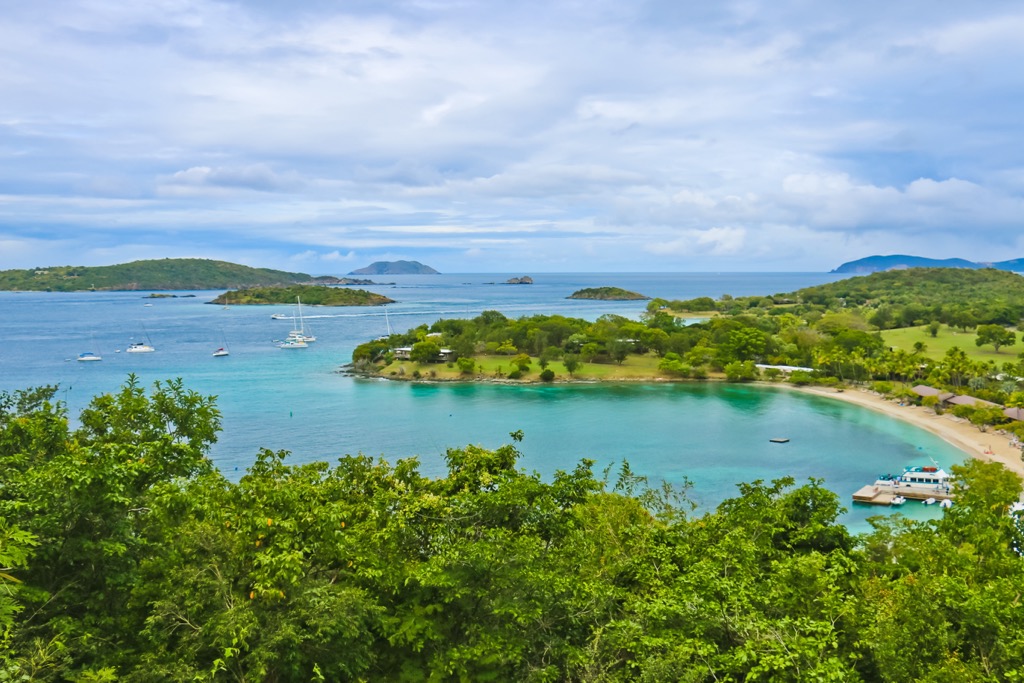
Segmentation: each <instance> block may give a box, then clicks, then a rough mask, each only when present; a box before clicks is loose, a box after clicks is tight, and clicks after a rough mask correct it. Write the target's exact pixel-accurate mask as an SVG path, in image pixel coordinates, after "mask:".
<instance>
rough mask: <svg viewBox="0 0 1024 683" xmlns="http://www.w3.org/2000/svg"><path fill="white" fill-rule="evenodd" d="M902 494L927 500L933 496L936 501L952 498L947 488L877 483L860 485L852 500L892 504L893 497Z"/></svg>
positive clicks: (870, 503) (909, 498)
mask: <svg viewBox="0 0 1024 683" xmlns="http://www.w3.org/2000/svg"><path fill="white" fill-rule="evenodd" d="M896 496H903V497H904V498H906V499H907V500H928V499H929V498H934V499H935V500H936V501H940V500H952V499H953V494H952V493H951V492H950V491H948V490H936V491H922V490H920V489H918V490H914V488H913V487H911V486H905V487H903V488H895V487H893V486H879V485H877V484H873V485H868V486H862V487H860V488H859V489H858V490H857V492H856V493H854V494H853V502H855V503H867V504H869V505H892V501H893V498H895V497H896Z"/></svg>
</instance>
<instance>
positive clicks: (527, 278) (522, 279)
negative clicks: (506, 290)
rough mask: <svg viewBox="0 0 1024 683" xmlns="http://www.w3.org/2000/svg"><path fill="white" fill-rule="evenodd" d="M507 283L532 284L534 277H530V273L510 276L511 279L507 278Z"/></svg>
mask: <svg viewBox="0 0 1024 683" xmlns="http://www.w3.org/2000/svg"><path fill="white" fill-rule="evenodd" d="M505 284H506V285H532V284H533V278H532V277H530V276H529V275H524V276H522V277H510V278H509V279H507V280H505Z"/></svg>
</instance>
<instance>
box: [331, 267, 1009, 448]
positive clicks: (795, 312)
mask: <svg viewBox="0 0 1024 683" xmlns="http://www.w3.org/2000/svg"><path fill="white" fill-rule="evenodd" d="M698 312H699V314H700V315H699V317H696V322H694V318H695V316H697V313H698ZM1022 317H1024V277H1021V276H1020V275H1017V274H1014V273H1010V272H1006V271H998V270H992V269H982V270H964V269H908V270H902V271H895V272H885V273H874V274H871V275H867V276H863V277H854V278H849V279H847V280H841V281H838V282H834V283H831V284H827V285H821V286H818V287H810V288H806V289H802V290H799V291H797V292H792V293H787V294H778V295H774V296H754V297H735V298H734V297H731V296H728V295H725V296H722V297H721V298H719V299H717V300H716V299H712V298H710V297H699V298H696V299H692V300H687V301H668V300H665V299H657V298H656V299H653V300H651V301H650V302H649V303H648V305H647V307H646V312H645V313H644V315H643V316H642V318H641V319H640V320H631V319H628V318H625V317H623V316H619V315H613V314H608V315H603V316H601V317H599V318H598V319H597V320H595V321H587V320H583V319H580V318H572V317H566V316H561V315H549V316H543V315H539V316H528V317H521V318H518V319H510V318H507V317H506V316H504V315H503V314H502V313H500V312H498V311H484V312H483V313H482V314H481V315H479V316H477V317H475V318H472V319H468V320H466V319H442V320H438V321H437V322H435V323H434V324H433V325H421V326H419V327H417V328H415V329H412V330H409V331H408V332H406V333H403V334H393V335H391V336H390V337H387V338H382V339H377V340H373V341H370V342H366V343H364V344H361V345H359V346H358V347H357V348H356V349H355V351H354V352H353V355H352V363H351V364H350V365H349V366H348V370H349V371H350V372H353V373H355V374H359V375H366V376H378V377H385V378H390V379H406V380H410V379H411V380H446V381H515V382H524V381H526V382H545V381H597V380H632V381H693V380H706V379H722V380H726V381H736V382H743V381H754V380H766V381H788V382H792V383H794V384H823V385H827V386H842V385H843V384H846V383H857V384H868V385H870V386H871V387H872V388H874V389H875V390H877V391H879V392H880V393H883V394H887V395H889V396H892V397H896V398H899V399H901V400H907V401H920V400H921V397H920V396H918V395H916V394H915V393H913V392H912V391H911V388H912V387H913V386H915V385H918V384H926V385H929V386H932V387H934V388H937V389H941V390H943V391H948V392H951V393H954V394H959V395H969V396H974V397H976V398H979V399H982V400H985V401H990V402H993V403H996V404H999V405H1005V406H1012V407H1024V354H1017V353H1015V350H1016V343H1017V339H1018V337H1019V334H1018V325H1019V323H1020V321H1021V319H1022ZM398 349H404V351H402V352H399V351H396V350H398ZM934 407H935V409H936V410H943V409H944V407H943V406H941V405H936V406H934ZM954 410H955V411H956V412H957V414H958V415H960V416H962V417H965V418H968V419H972V421H975V423H976V424H978V426H979V427H980V428H988V427H990V426H994V425H998V426H1000V427H1003V428H1006V429H1010V430H1012V431H1014V432H1015V433H1017V434H1019V435H1022V436H1024V423H1021V422H1020V421H1015V420H1010V419H1009V418H1007V417H1005V416H1004V415H1003V414H1002V413H1001V412H1000V411H995V410H992V409H991V408H989V407H978V408H974V407H972V406H957V407H956V408H954Z"/></svg>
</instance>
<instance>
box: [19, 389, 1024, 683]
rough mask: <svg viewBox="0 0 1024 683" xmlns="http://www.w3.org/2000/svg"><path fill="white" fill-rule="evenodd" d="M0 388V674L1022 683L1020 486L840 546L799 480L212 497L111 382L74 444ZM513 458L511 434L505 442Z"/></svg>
mask: <svg viewBox="0 0 1024 683" xmlns="http://www.w3.org/2000/svg"><path fill="white" fill-rule="evenodd" d="M54 396H55V389H54V388H52V387H51V388H42V389H37V390H31V391H25V392H20V393H17V394H15V395H0V478H2V479H0V564H2V571H0V589H2V590H0V680H33V681H61V680H75V681H115V680H116V681H196V680H203V681H221V680H224V681H255V680H260V681H310V680H330V681H343V680H352V681H356V680H366V681H369V680H374V681H379V680H384V681H428V680H432V681H439V680H463V681H484V680H495V681H608V682H611V681H669V680H671V681H723V680H771V681H806V680H832V681H919V680H932V681H954V680H955V681H1000V680H1020V678H1021V677H1022V676H1024V610H1021V609H1020V608H1019V601H1020V585H1021V584H1022V583H1024V563H1022V560H1021V557H1020V554H1019V552H1018V550H1017V549H1018V548H1020V547H1021V542H1022V540H1024V539H1022V538H1021V530H1020V529H1021V527H1020V522H1019V520H1018V518H1017V517H1016V516H1015V514H1014V513H1011V512H1010V511H1009V510H1010V505H1011V503H1013V502H1014V501H1015V500H1016V499H1017V496H1018V495H1019V492H1020V487H1021V481H1020V479H1019V478H1018V477H1016V475H1013V474H1011V473H1009V472H1007V471H1006V470H1004V469H1003V468H1002V467H1001V466H999V465H994V464H986V463H981V462H970V463H968V464H966V465H964V466H962V467H957V468H955V471H956V474H958V475H959V476H960V477H961V480H962V482H963V484H964V487H963V492H962V494H961V495H960V496H959V497H958V499H957V502H956V504H955V506H954V507H953V508H952V509H951V510H950V511H948V512H947V513H946V516H945V517H944V518H943V519H942V520H940V521H938V522H911V521H908V520H905V519H902V518H900V517H898V516H897V517H895V518H892V519H891V520H886V519H879V520H878V521H877V522H876V524H875V530H874V531H873V532H872V533H870V534H868V535H865V536H863V537H859V538H854V537H851V536H850V534H849V533H848V532H847V530H846V529H845V528H844V527H843V526H841V525H838V524H836V517H837V514H838V513H839V511H840V505H839V501H838V499H837V497H836V496H835V494H833V493H831V492H830V491H828V490H827V489H826V488H824V487H823V485H822V482H820V481H813V480H812V481H809V482H807V483H805V484H803V485H797V484H796V483H795V482H793V481H792V480H789V479H780V480H778V481H774V482H771V483H764V482H749V483H744V484H741V485H740V486H739V490H738V494H737V495H736V497H734V498H732V499H730V500H727V501H725V502H724V503H722V504H721V505H720V506H719V507H718V509H717V510H713V511H707V512H704V513H702V514H700V515H695V514H694V512H693V511H692V508H691V507H690V506H689V505H688V504H687V502H686V498H685V495H684V494H685V491H683V492H681V493H680V492H673V491H671V490H670V489H664V488H663V489H652V488H648V487H647V486H646V485H645V483H644V482H643V481H642V480H639V479H638V478H637V477H635V476H634V475H633V474H632V473H631V472H630V471H629V468H628V466H625V465H624V466H623V467H622V470H621V471H620V472H619V474H618V477H617V478H615V479H614V481H608V480H606V478H605V477H598V476H595V474H594V473H593V472H592V470H591V463H590V462H588V461H586V460H584V461H581V462H580V463H579V465H578V466H577V467H576V468H575V469H573V470H572V471H570V472H559V473H557V474H556V475H555V476H554V477H553V478H552V479H551V480H550V481H544V480H542V479H541V478H539V477H538V476H537V475H535V474H530V473H527V472H524V471H522V470H520V469H518V468H517V466H516V461H517V456H518V453H517V451H516V448H515V446H514V443H513V444H512V445H507V446H503V447H501V448H499V449H497V450H494V451H491V450H486V449H482V448H479V447H474V446H470V447H466V448H462V449H453V450H450V451H449V452H448V453H447V454H446V459H447V463H448V473H447V475H446V476H444V477H442V478H439V479H428V478H426V477H423V476H422V475H421V474H420V473H419V471H418V467H417V463H416V462H415V461H414V460H401V461H399V462H397V463H396V464H394V465H391V464H389V463H387V462H384V461H382V460H374V459H371V458H367V457H364V456H346V457H343V458H341V459H339V460H338V461H337V463H336V464H335V465H333V466H330V465H328V464H327V463H312V464H307V465H289V464H287V462H286V454H285V453H283V452H278V453H274V452H269V451H263V452H260V453H259V454H258V455H257V456H256V459H255V462H254V464H253V465H252V466H251V467H250V468H249V469H248V471H247V473H246V474H245V476H243V477H242V478H241V480H240V481H238V482H237V483H233V482H229V481H227V480H226V479H225V478H224V477H222V476H221V475H220V474H218V473H217V472H216V471H215V470H214V468H212V467H211V465H210V463H209V461H208V460H207V459H206V457H205V455H206V452H207V449H208V448H209V446H210V444H211V443H212V442H213V440H214V439H215V438H216V435H217V430H218V425H219V414H218V412H217V410H216V407H215V405H214V403H213V401H212V399H211V398H209V397H203V396H199V395H196V394H194V393H192V392H190V391H188V390H186V389H185V388H184V387H182V386H181V384H180V382H169V383H158V384H157V385H156V386H155V388H154V390H153V391H152V392H151V393H150V394H149V395H147V394H146V393H145V392H144V391H143V390H142V389H141V388H140V387H139V386H138V384H137V383H136V382H135V381H134V380H133V379H129V382H128V383H127V384H126V385H125V386H124V388H123V389H122V390H121V391H120V392H119V393H117V394H115V395H109V396H100V397H97V398H96V399H95V400H94V401H93V402H92V404H91V405H90V407H89V408H88V409H87V410H85V411H84V412H83V414H82V415H81V418H80V424H81V426H80V427H78V428H76V429H72V428H71V426H70V425H69V423H68V419H67V416H66V415H65V413H64V409H63V407H62V405H61V404H60V403H57V402H54ZM511 436H512V438H513V440H514V441H516V440H519V439H521V438H523V435H522V434H521V433H514V434H512V435H511Z"/></svg>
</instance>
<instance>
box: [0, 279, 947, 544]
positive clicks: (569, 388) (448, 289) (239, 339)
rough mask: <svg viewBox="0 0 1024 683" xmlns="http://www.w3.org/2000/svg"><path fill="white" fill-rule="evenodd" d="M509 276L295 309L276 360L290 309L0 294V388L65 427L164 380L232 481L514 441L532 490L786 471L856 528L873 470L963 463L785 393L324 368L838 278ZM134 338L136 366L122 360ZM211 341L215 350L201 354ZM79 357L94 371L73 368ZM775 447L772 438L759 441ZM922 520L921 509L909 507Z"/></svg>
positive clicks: (383, 288)
mask: <svg viewBox="0 0 1024 683" xmlns="http://www.w3.org/2000/svg"><path fill="white" fill-rule="evenodd" d="M525 274H527V273H511V274H455V275H452V274H445V275H428V276H412V275H406V276H377V277H374V278H373V279H374V280H375V281H376V282H379V283H382V284H378V285H373V286H366V287H364V289H368V290H371V291H375V292H379V293H381V294H384V295H386V296H388V297H390V298H392V299H394V300H395V301H396V303H394V304H390V305H389V306H388V307H387V314H386V315H385V310H384V309H383V308H381V307H373V308H362V307H340V308H335V307H308V306H304V307H303V316H304V319H305V322H306V325H307V327H308V328H311V329H312V332H313V333H314V334H315V335H316V336H317V341H316V342H315V343H312V344H310V345H309V348H307V349H301V350H282V349H279V348H277V347H276V345H275V344H274V340H278V339H283V338H284V337H285V336H286V335H287V333H288V331H289V330H290V329H291V326H292V322H291V321H290V320H274V319H272V318H271V314H274V313H283V314H285V315H286V316H291V315H293V313H294V306H230V307H223V306H218V305H210V304H208V303H207V302H209V301H210V300H212V299H213V298H215V297H216V296H217V295H218V294H220V293H221V292H220V291H203V292H171V293H170V294H176V295H177V297H176V298H159V299H150V298H146V295H147V294H148V293H147V292H80V293H48V292H0V339H3V352H2V354H0V391H8V392H10V391H16V390H19V389H25V388H29V387H35V386H40V385H54V384H56V385H58V386H59V394H58V395H59V397H60V398H61V400H63V401H65V402H66V403H67V405H68V408H69V414H70V415H71V417H72V418H73V419H74V418H75V417H76V416H77V414H78V412H79V411H80V410H81V409H82V408H83V407H85V406H86V405H87V404H88V403H89V401H90V400H91V399H92V397H94V396H96V395H98V394H102V393H108V392H114V391H117V389H118V388H119V387H120V386H121V385H122V384H123V383H124V382H125V380H126V379H127V377H128V376H129V374H134V375H135V376H137V377H138V378H139V380H140V381H141V382H142V383H143V384H144V385H145V386H151V385H152V384H153V382H155V381H157V380H167V379H175V378H181V379H182V380H183V382H184V384H185V386H186V387H187V388H189V389H192V390H194V391H197V392H200V393H202V394H208V395H215V396H216V397H217V405H218V407H219V409H220V410H221V412H222V414H223V431H222V433H221V435H220V439H219V441H218V443H217V444H216V445H215V446H214V448H213V450H212V453H211V457H212V458H213V460H214V462H215V464H216V465H217V467H218V468H220V470H221V471H222V472H224V474H225V475H226V476H228V477H229V478H232V479H237V478H238V477H240V476H241V475H242V474H244V472H245V469H246V468H247V467H248V466H249V465H250V464H251V463H252V462H253V460H254V458H255V455H256V453H257V452H258V450H259V449H260V448H269V449H272V450H287V451H289V452H290V454H291V455H290V457H289V461H290V462H293V463H301V462H310V461H314V460H325V461H328V462H330V461H334V460H336V459H337V458H339V457H341V456H343V455H346V454H356V453H363V454H365V455H370V456H381V457H384V458H386V459H387V460H389V461H391V462H394V461H396V460H398V459H399V458H407V457H416V458H418V459H419V461H420V463H421V465H420V469H421V471H422V472H423V473H424V474H427V475H440V474H443V473H444V471H445V466H444V454H445V452H446V450H447V449H449V448H458V447H461V446H465V445H467V444H479V445H482V446H484V447H487V448H495V447H497V446H500V445H502V444H504V443H509V442H510V437H509V434H510V432H513V431H516V430H522V431H523V433H524V435H525V438H524V439H523V441H522V443H521V444H519V449H520V451H521V452H522V459H521V460H520V466H521V467H523V468H525V469H527V470H530V471H537V472H539V473H540V474H541V475H542V476H545V477H550V476H552V475H553V474H554V473H555V472H556V471H557V470H569V469H571V468H573V467H574V466H575V465H576V463H577V462H578V461H579V460H580V459H581V458H589V459H592V460H595V461H596V463H597V464H596V465H595V470H596V471H598V472H600V471H602V470H604V469H605V468H608V467H610V468H612V471H616V470H617V468H618V466H619V465H620V464H621V462H622V461H623V460H627V461H628V462H629V463H630V466H631V467H632V469H633V470H634V472H636V473H638V474H642V475H646V476H648V477H649V478H650V479H651V481H652V482H659V481H661V480H665V481H669V482H672V483H675V484H680V483H682V482H683V481H684V480H688V481H689V482H690V483H691V484H692V488H691V489H690V492H689V495H690V498H691V499H692V500H693V501H694V502H696V503H697V504H698V506H699V509H704V510H707V509H711V508H713V507H714V506H715V505H717V504H718V503H720V502H721V501H722V500H724V499H725V498H728V497H732V496H734V495H736V493H737V488H736V485H737V484H739V483H741V482H751V481H754V480H763V481H770V480H772V479H775V478H778V477H783V476H792V477H794V478H795V479H796V480H797V481H798V482H805V481H807V479H808V478H811V477H813V478H820V479H824V481H825V485H826V486H828V487H829V488H831V489H832V490H834V491H836V492H837V493H838V494H839V495H840V497H841V500H842V501H843V503H844V505H847V507H848V508H849V511H848V512H847V513H845V514H844V515H843V517H842V520H843V522H844V523H846V524H847V525H848V526H850V528H851V529H853V530H855V531H863V530H866V529H867V522H866V520H867V518H868V517H869V516H871V515H875V514H879V513H880V512H884V510H882V509H880V508H873V507H868V506H859V505H858V506H854V505H852V503H849V500H850V495H851V494H852V493H853V491H855V490H856V489H857V488H859V487H860V486H862V485H863V484H865V483H870V482H872V481H874V478H875V477H876V476H877V475H878V474H880V473H888V472H898V471H901V470H902V468H903V466H905V465H911V464H930V462H931V459H934V460H935V461H937V462H938V463H939V464H940V465H942V466H948V465H950V464H952V463H956V462H961V461H962V460H963V458H964V455H963V454H962V453H961V452H960V451H958V450H957V449H955V448H953V447H952V446H950V445H949V444H947V443H946V442H944V441H942V440H941V439H939V438H938V437H935V436H933V435H931V434H929V433H927V432H924V431H922V430H920V429H918V428H916V427H913V426H911V425H908V424H906V423H903V422H900V421H897V420H893V419H891V418H887V417H886V416H884V415H881V414H879V413H876V412H874V411H870V410H866V409H863V408H860V407H857V406H853V405H849V404H845V403H840V402H838V401H830V400H828V399H825V398H820V397H816V396H807V395H804V394H800V393H797V392H792V391H788V390H786V389H784V388H773V387H762V386H745V385H731V384H729V385H727V384H722V383H692V384H690V383H687V384H657V385H640V384H615V385H606V384H600V385H597V384H571V385H560V384H555V385H543V386H542V385H527V386H507V385H493V384H415V383H407V382H391V381H382V380H365V379H357V378H353V377H349V376H346V375H344V374H343V373H341V372H339V370H340V369H341V367H342V366H343V365H345V364H346V363H348V362H349V360H350V359H351V354H352V350H353V349H354V348H355V347H356V346H357V345H358V344H360V343H362V342H364V341H367V340H370V339H373V338H375V337H378V336H380V335H383V334H386V333H387V332H388V330H389V328H390V329H392V330H394V331H405V330H407V329H409V328H412V327H416V326H418V325H420V324H424V323H426V324H430V323H433V322H434V321H436V320H438V319H440V318H464V317H471V316H475V315H477V314H479V313H480V312H481V311H484V310H497V311H500V312H502V313H503V314H505V315H506V316H508V317H510V318H515V317H519V316H524V315H533V314H555V313H558V314H564V315H569V316H575V317H581V318H586V319H591V320H593V319H596V318H597V317H599V316H600V315H603V314H605V313H615V314H618V315H623V316H626V317H630V318H637V317H639V316H640V314H641V313H642V312H643V311H644V308H645V305H646V302H643V301H639V302H603V301H579V300H571V299H567V298H566V297H568V296H569V295H570V294H571V293H572V292H574V291H576V290H577V289H580V288H583V287H598V286H616V287H623V288H625V289H629V290H633V291H637V292H640V293H642V294H645V295H647V296H651V297H662V298H665V299H689V298H694V297H698V296H711V297H716V298H717V297H719V296H721V295H723V294H730V295H733V296H747V295H769V294H775V293H782V292H789V291H793V290H796V289H799V288H801V287H807V286H811V285H815V284H821V283H824V282H830V281H834V280H837V279H841V278H842V277H845V276H843V275H835V274H829V273H645V274H628V273H604V274H596V273H586V274H581V273H565V274H548V273H540V274H535V273H528V274H529V275H530V276H531V277H532V278H533V279H534V284H532V285H508V284H503V283H504V282H505V281H506V280H508V279H509V278H510V277H518V276H521V275H525ZM133 342H148V343H151V344H152V345H153V346H154V347H155V348H156V352H154V353H144V354H135V353H132V354H129V353H126V352H125V349H126V348H127V346H128V345H129V344H130V343H133ZM222 346H226V347H227V348H228V349H229V351H230V355H229V356H227V357H223V358H215V357H213V355H212V354H213V351H214V350H215V349H217V348H218V347H222ZM85 351H92V352H95V353H98V354H100V355H101V356H102V358H103V360H102V361H100V362H77V361H76V360H75V358H76V357H77V356H78V354H79V353H82V352H85ZM777 437H784V438H789V439H790V441H789V443H785V444H777V443H770V442H769V439H770V438H777ZM904 512H905V514H907V515H908V516H913V517H915V518H925V517H929V516H934V515H937V514H939V513H938V511H936V510H934V509H933V508H926V507H924V506H921V505H918V504H916V503H908V505H907V506H905V508H904Z"/></svg>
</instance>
